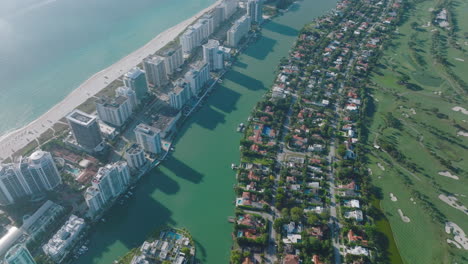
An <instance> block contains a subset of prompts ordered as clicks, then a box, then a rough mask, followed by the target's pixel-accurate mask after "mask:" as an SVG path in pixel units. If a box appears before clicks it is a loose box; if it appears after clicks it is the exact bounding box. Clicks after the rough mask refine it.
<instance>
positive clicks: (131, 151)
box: [125, 143, 143, 154]
mask: <svg viewBox="0 0 468 264" xmlns="http://www.w3.org/2000/svg"><path fill="white" fill-rule="evenodd" d="M142 151H143V148H142V147H141V146H140V144H136V143H135V144H133V145H131V146H130V147H129V148H128V149H127V150H125V153H128V154H138V153H140V152H142Z"/></svg>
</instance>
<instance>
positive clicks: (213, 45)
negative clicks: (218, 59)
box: [203, 39, 219, 49]
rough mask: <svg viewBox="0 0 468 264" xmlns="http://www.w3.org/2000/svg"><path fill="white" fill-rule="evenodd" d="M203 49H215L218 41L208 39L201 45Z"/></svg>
mask: <svg viewBox="0 0 468 264" xmlns="http://www.w3.org/2000/svg"><path fill="white" fill-rule="evenodd" d="M203 47H204V48H207V49H217V48H218V47H219V41H218V40H216V39H210V40H208V42H207V43H206V44H204V45H203Z"/></svg>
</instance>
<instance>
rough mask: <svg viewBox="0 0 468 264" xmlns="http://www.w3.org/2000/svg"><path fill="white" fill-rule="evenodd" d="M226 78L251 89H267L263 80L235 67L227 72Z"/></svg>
mask: <svg viewBox="0 0 468 264" xmlns="http://www.w3.org/2000/svg"><path fill="white" fill-rule="evenodd" d="M226 80H229V81H231V82H234V83H237V84H239V85H240V86H243V87H245V88H247V89H249V90H253V91H257V90H265V89H266V87H265V85H264V84H263V82H261V81H259V80H257V79H254V78H252V77H250V76H248V75H245V74H243V73H241V72H238V71H236V70H235V69H233V70H232V71H230V72H229V73H228V74H226Z"/></svg>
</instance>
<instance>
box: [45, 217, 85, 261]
mask: <svg viewBox="0 0 468 264" xmlns="http://www.w3.org/2000/svg"><path fill="white" fill-rule="evenodd" d="M85 225H86V224H85V221H84V219H83V218H79V217H78V216H76V215H71V216H70V218H68V220H67V221H66V222H65V224H63V226H62V227H61V228H60V229H59V230H58V231H57V233H55V234H54V235H53V236H52V238H51V239H50V240H49V242H47V244H45V245H43V246H42V250H43V251H44V253H45V254H46V255H47V256H49V257H50V258H51V259H52V260H53V261H55V262H58V263H60V262H61V261H62V260H63V258H64V257H65V256H66V255H67V254H68V253H69V252H70V249H71V248H72V247H73V245H74V244H75V243H76V241H77V240H78V239H79V235H80V234H81V231H83V229H84V227H85Z"/></svg>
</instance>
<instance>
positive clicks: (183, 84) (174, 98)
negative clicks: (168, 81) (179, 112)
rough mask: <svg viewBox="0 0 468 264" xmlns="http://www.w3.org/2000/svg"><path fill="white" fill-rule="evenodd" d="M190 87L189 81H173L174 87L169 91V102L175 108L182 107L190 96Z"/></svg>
mask: <svg viewBox="0 0 468 264" xmlns="http://www.w3.org/2000/svg"><path fill="white" fill-rule="evenodd" d="M190 89H191V88H190V83H188V82H187V81H185V80H184V79H178V80H177V81H175V83H174V88H173V90H172V91H171V92H170V93H169V104H170V105H171V106H172V107H173V108H175V109H182V107H183V106H184V105H185V104H186V103H187V102H188V100H189V99H190V97H191V93H192V92H191V90H190Z"/></svg>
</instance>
